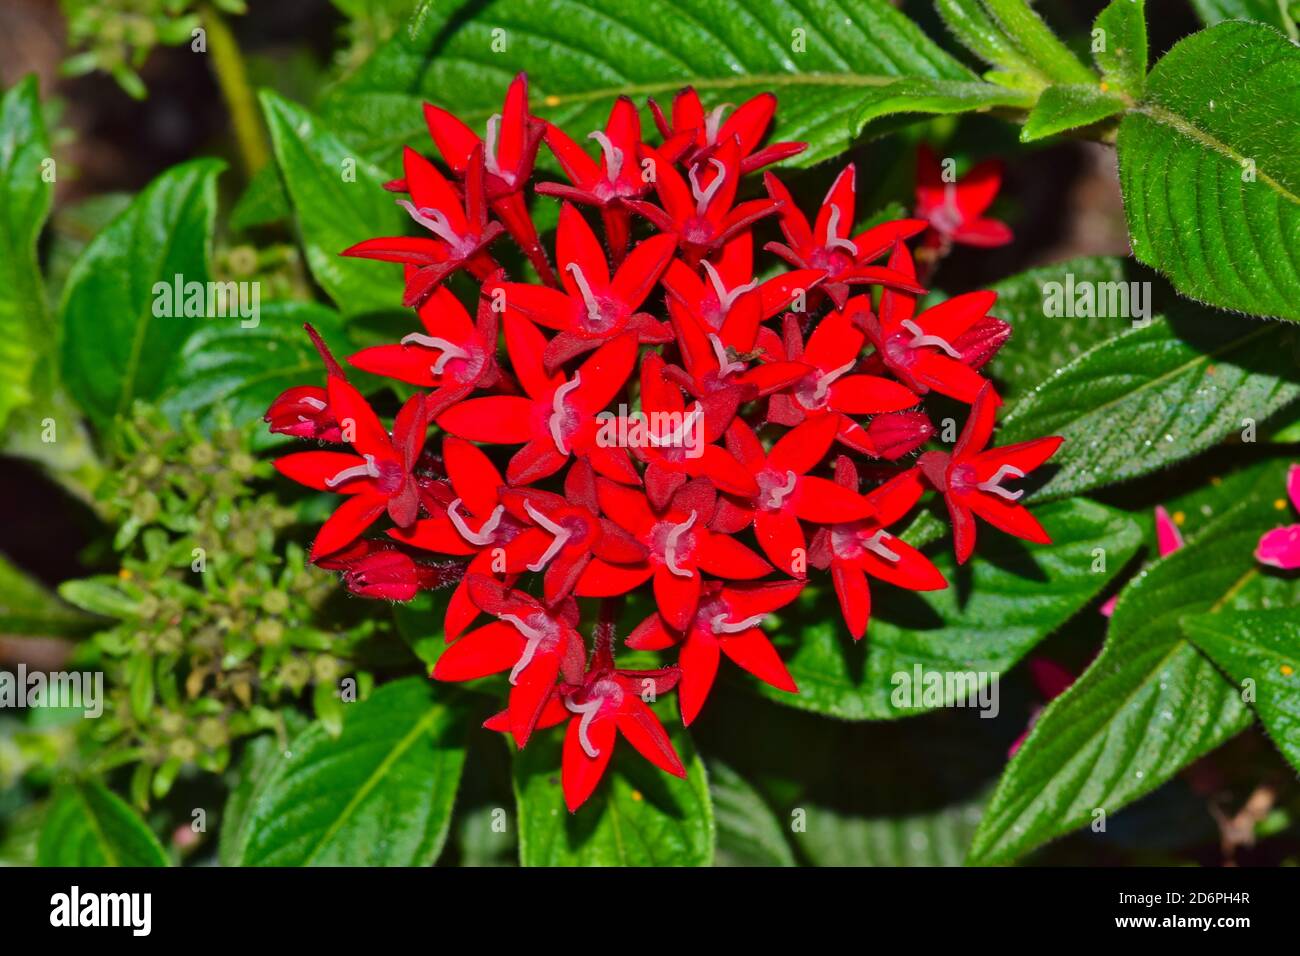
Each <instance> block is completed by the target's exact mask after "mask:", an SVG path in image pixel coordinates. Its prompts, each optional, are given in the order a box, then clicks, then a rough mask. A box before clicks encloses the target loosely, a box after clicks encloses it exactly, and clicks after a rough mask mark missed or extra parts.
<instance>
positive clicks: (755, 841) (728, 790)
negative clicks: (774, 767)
mask: <svg viewBox="0 0 1300 956" xmlns="http://www.w3.org/2000/svg"><path fill="white" fill-rule="evenodd" d="M709 792H710V793H711V794H712V795H713V815H714V817H715V818H716V820H717V826H718V861H717V862H718V863H719V864H720V865H725V866H794V865H795V859H794V853H793V852H792V851H791V850H790V844H789V842H788V841H787V840H786V838H785V832H784V831H783V830H782V828H781V822H780V821H779V820H777V818H776V815H775V814H774V813H773V812H772V808H771V807H769V806H768V805H767V803H766V802H765V801H764V800H763V797H762V796H761V795H760V794H759V793H758V791H757V790H755V789H754V788H753V787H752V786H750V784H749V782H748V781H746V780H745V778H744V777H742V776H741V775H740V774H738V773H736V771H734V770H732V769H731V768H730V767H729V766H727V765H726V764H725V763H723V762H722V761H720V760H710V761H709Z"/></svg>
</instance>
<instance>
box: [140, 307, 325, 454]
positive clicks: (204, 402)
mask: <svg viewBox="0 0 1300 956" xmlns="http://www.w3.org/2000/svg"><path fill="white" fill-rule="evenodd" d="M260 311H261V315H260V320H259V322H258V324H257V325H256V326H255V327H252V328H244V327H243V325H242V323H241V322H239V321H235V320H229V321H221V322H214V323H211V324H209V325H205V326H203V327H202V328H200V329H199V330H198V331H197V332H195V333H194V335H193V336H191V338H190V340H189V341H188V342H186V343H185V348H184V349H182V350H181V354H180V356H179V358H178V360H177V361H176V363H175V365H174V367H173V369H172V372H171V374H170V376H169V386H168V388H167V390H166V391H165V392H164V394H163V398H162V401H161V403H160V404H161V406H162V409H163V411H164V412H166V413H167V414H168V415H169V416H170V417H171V418H173V419H177V418H179V416H180V415H181V414H182V413H190V414H192V415H194V416H195V418H196V420H197V421H198V423H199V424H200V425H201V426H202V427H204V428H205V429H207V430H210V429H211V428H212V427H213V425H214V423H215V421H216V419H217V413H218V412H219V411H223V410H224V412H225V413H226V414H228V415H229V418H230V421H232V422H234V423H236V424H243V423H244V422H249V421H254V420H256V419H258V418H260V417H261V416H262V415H263V414H265V412H266V409H267V406H268V405H270V404H271V402H272V401H274V400H275V398H276V397H277V396H279V394H280V393H281V392H283V391H284V390H285V389H286V388H289V387H291V386H294V385H301V384H303V382H306V381H312V380H319V381H321V382H324V366H323V365H322V364H321V359H320V356H319V355H317V354H316V349H315V347H314V346H313V345H312V343H311V339H310V338H308V337H307V333H306V332H305V331H303V324H304V323H311V325H313V326H315V328H316V330H317V331H318V332H320V333H321V335H322V336H323V337H324V338H325V341H326V342H327V343H331V344H337V345H338V346H339V347H340V348H342V347H343V346H345V345H346V343H347V339H346V338H345V336H344V332H343V322H342V320H341V319H340V318H339V315H338V313H337V312H335V311H334V310H333V309H330V308H327V307H326V306H323V305H318V304H316V303H314V302H270V303H267V304H266V305H264V306H262V307H261V310H260Z"/></svg>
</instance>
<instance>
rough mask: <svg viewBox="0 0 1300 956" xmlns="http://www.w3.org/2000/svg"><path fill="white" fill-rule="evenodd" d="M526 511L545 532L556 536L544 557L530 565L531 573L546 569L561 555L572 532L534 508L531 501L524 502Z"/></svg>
mask: <svg viewBox="0 0 1300 956" xmlns="http://www.w3.org/2000/svg"><path fill="white" fill-rule="evenodd" d="M524 510H525V511H527V512H528V517H530V518H532V519H533V520H534V521H536V522H537V523H538V525H540V526H541V527H542V529H543V530H545V531H549V532H550V533H551V534H553V535H555V537H554V538H553V539H552V541H551V543H550V544H549V545H547V546H546V550H545V551H543V552H542V556H541V557H540V558H538V559H537V560H536V561H534V562H533V563H532V564H530V565H528V570H529V571H540V570H542V568H544V567H546V564H547V562H549V561H550V560H551V558H553V557H555V556H556V555H557V554H559V553H560V549H561V548H562V547H564V544H565V542H566V541H568V540H569V538H570V536H571V534H572V532H570V531H569V529H568V528H566V527H565V526H564V525H562V524H556V523H555V522H554V521H552V520H551V519H550V518H548V517H546V515H544V514H542V513H541V512H540V511H538V510H537V509H536V508H534V507H533V505H532V502H530V501H525V502H524Z"/></svg>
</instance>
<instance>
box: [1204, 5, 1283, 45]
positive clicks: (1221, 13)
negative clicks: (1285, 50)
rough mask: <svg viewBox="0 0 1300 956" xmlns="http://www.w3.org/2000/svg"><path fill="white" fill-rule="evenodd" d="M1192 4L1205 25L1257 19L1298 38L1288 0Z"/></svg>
mask: <svg viewBox="0 0 1300 956" xmlns="http://www.w3.org/2000/svg"><path fill="white" fill-rule="evenodd" d="M1192 6H1193V7H1195V8H1196V12H1197V13H1198V14H1199V15H1200V17H1201V20H1202V21H1203V22H1204V23H1205V25H1206V26H1207V27H1210V26H1214V24H1216V23H1219V22H1220V21H1222V20H1258V21H1259V22H1260V23H1267V24H1268V25H1269V26H1273V27H1277V28H1278V29H1279V30H1282V31H1283V32H1285V33H1286V35H1287V36H1289V37H1290V38H1291V39H1292V40H1297V39H1300V31H1298V30H1297V29H1296V16H1295V9H1296V8H1295V4H1294V3H1292V2H1290V0H1192Z"/></svg>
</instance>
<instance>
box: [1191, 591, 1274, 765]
mask: <svg viewBox="0 0 1300 956" xmlns="http://www.w3.org/2000/svg"><path fill="white" fill-rule="evenodd" d="M1183 630H1184V631H1185V632H1186V634H1187V636H1188V638H1190V639H1191V641H1192V643H1193V644H1195V645H1196V646H1197V647H1198V648H1200V650H1201V651H1202V652H1203V653H1204V654H1205V656H1207V657H1208V658H1210V660H1212V661H1214V663H1215V664H1217V665H1219V667H1220V668H1221V669H1222V670H1223V671H1224V672H1225V673H1226V674H1227V675H1228V676H1229V677H1231V678H1232V679H1233V681H1234V682H1235V683H1236V685H1237V687H1238V689H1239V690H1241V689H1242V688H1243V686H1244V684H1245V682H1246V681H1247V680H1250V681H1253V682H1254V685H1255V686H1254V688H1253V693H1254V696H1253V698H1251V697H1247V698H1246V700H1247V701H1248V702H1251V701H1253V706H1252V709H1253V710H1254V711H1255V713H1257V714H1259V719H1260V721H1261V722H1262V723H1263V724H1264V729H1265V730H1267V731H1268V735H1269V736H1270V737H1272V738H1273V742H1274V743H1275V744H1277V749H1278V750H1280V751H1282V755H1283V756H1284V757H1286V759H1287V760H1289V761H1290V762H1291V766H1293V767H1295V768H1296V770H1298V771H1300V610H1297V609H1296V608H1294V607H1292V608H1287V609H1286V610H1269V611H1242V612H1239V613H1234V614H1203V615H1196V616H1194V617H1188V618H1184V619H1183Z"/></svg>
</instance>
